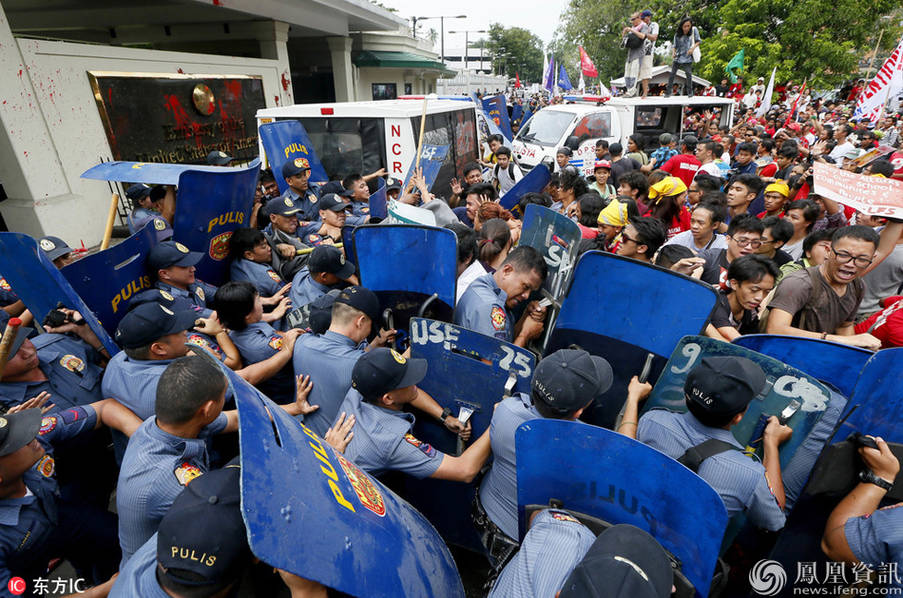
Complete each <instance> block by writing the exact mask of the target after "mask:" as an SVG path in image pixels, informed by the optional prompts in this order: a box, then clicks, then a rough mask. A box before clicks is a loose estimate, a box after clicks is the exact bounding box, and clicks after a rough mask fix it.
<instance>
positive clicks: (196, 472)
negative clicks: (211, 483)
mask: <svg viewBox="0 0 903 598" xmlns="http://www.w3.org/2000/svg"><path fill="white" fill-rule="evenodd" d="M173 473H174V474H175V475H176V480H178V482H179V484H180V485H182V486H187V485H188V484H190V483H191V481H192V480H193V479H195V478H199V477H201V475H202V474H203V473H204V472H203V471H201V470H200V469H199V468H198V467H197V466H195V465H192V464H191V463H182V464H181V465H180V466H178V467H177V468H176V470H175V471H174V472H173Z"/></svg>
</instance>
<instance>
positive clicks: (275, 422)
mask: <svg viewBox="0 0 903 598" xmlns="http://www.w3.org/2000/svg"><path fill="white" fill-rule="evenodd" d="M229 378H230V385H231V386H232V388H233V393H234V395H235V402H236V404H237V406H238V413H239V423H240V435H239V439H240V443H241V489H242V497H241V498H242V500H241V503H242V511H243V514H244V520H245V525H246V526H247V529H248V538H249V540H250V544H251V550H252V551H253V552H254V554H255V555H256V556H257V557H258V558H260V559H261V560H263V561H264V562H266V563H267V564H268V565H272V566H273V567H278V568H280V569H285V570H286V571H289V572H291V573H294V574H295V575H299V576H301V577H304V578H306V579H312V580H315V581H317V582H319V583H322V584H323V585H325V586H329V587H330V588H334V589H336V590H339V591H341V592H345V593H347V594H350V595H352V596H386V597H394V596H399V595H402V596H450V597H463V596H464V588H463V587H462V585H461V579H460V577H459V576H458V572H457V569H456V568H455V564H454V561H453V560H452V557H451V554H450V553H449V551H448V548H446V546H445V544H444V543H443V541H442V538H440V537H439V534H437V533H436V530H435V529H433V527H432V526H431V525H430V524H429V523H428V522H427V521H426V519H424V518H423V516H422V515H420V513H418V512H417V511H415V510H414V509H413V508H411V506H410V505H408V504H407V503H406V502H405V501H403V500H401V499H400V498H399V497H398V496H396V495H395V494H394V493H393V492H392V491H391V490H389V489H388V488H386V487H385V486H383V485H382V484H381V483H380V482H379V481H377V480H376V479H374V478H372V477H370V476H369V475H368V474H367V473H365V472H364V471H362V470H361V469H360V468H358V467H357V466H356V465H355V464H354V463H352V462H351V461H349V460H347V459H345V458H344V457H343V456H342V455H341V454H340V453H337V452H335V451H334V450H333V449H332V447H330V446H329V445H328V444H326V442H325V441H324V440H323V439H321V438H319V437H318V436H317V435H316V434H314V433H313V432H311V431H310V430H309V429H308V428H306V427H304V425H303V424H300V423H299V422H298V421H297V420H296V419H294V418H292V417H290V416H289V415H288V414H286V413H285V411H283V410H282V409H280V408H279V407H278V406H277V405H276V404H275V403H273V402H272V401H270V400H269V399H267V398H266V397H264V396H263V395H262V394H260V393H259V392H258V391H256V390H255V389H254V388H252V387H251V386H250V385H248V384H247V383H246V382H244V381H243V380H241V379H240V378H238V377H237V376H234V375H230V376H229ZM271 417H272V421H270V418H271Z"/></svg>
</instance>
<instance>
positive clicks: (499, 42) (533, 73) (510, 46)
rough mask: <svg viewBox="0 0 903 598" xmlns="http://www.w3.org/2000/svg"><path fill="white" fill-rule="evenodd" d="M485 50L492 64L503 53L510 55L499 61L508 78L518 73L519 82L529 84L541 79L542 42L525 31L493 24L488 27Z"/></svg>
mask: <svg viewBox="0 0 903 598" xmlns="http://www.w3.org/2000/svg"><path fill="white" fill-rule="evenodd" d="M477 45H478V46H479V44H477ZM486 50H487V52H488V53H489V55H490V56H492V57H493V61H494V62H499V58H497V57H499V56H500V55H501V54H503V53H507V54H509V55H510V57H509V58H505V59H502V60H501V62H502V63H503V66H504V71H505V74H506V75H508V76H509V77H514V74H515V73H519V74H520V78H521V81H529V82H531V83H534V82H538V81H539V80H540V79H541V78H542V40H541V39H540V38H539V37H537V36H536V35H533V34H532V33H530V32H529V31H527V30H526V29H522V28H520V27H504V26H503V25H500V24H499V23H493V24H492V25H491V26H490V27H489V38H488V39H487V40H486Z"/></svg>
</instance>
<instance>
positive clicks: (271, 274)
mask: <svg viewBox="0 0 903 598" xmlns="http://www.w3.org/2000/svg"><path fill="white" fill-rule="evenodd" d="M267 276H269V277H270V278H272V279H273V280H274V281H276V282H282V279H281V278H279V275H278V274H276V272H275V271H274V270H273V269H272V268H269V269H267Z"/></svg>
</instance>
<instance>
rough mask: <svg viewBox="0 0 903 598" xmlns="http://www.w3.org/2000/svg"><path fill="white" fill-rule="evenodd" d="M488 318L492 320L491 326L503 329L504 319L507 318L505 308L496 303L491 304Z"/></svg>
mask: <svg viewBox="0 0 903 598" xmlns="http://www.w3.org/2000/svg"><path fill="white" fill-rule="evenodd" d="M489 318H490V320H492V327H493V328H494V329H496V330H504V329H505V321H506V320H507V319H508V316H507V314H505V310H504V309H502V308H501V307H499V306H498V305H493V306H492V312H491V313H490V314H489Z"/></svg>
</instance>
